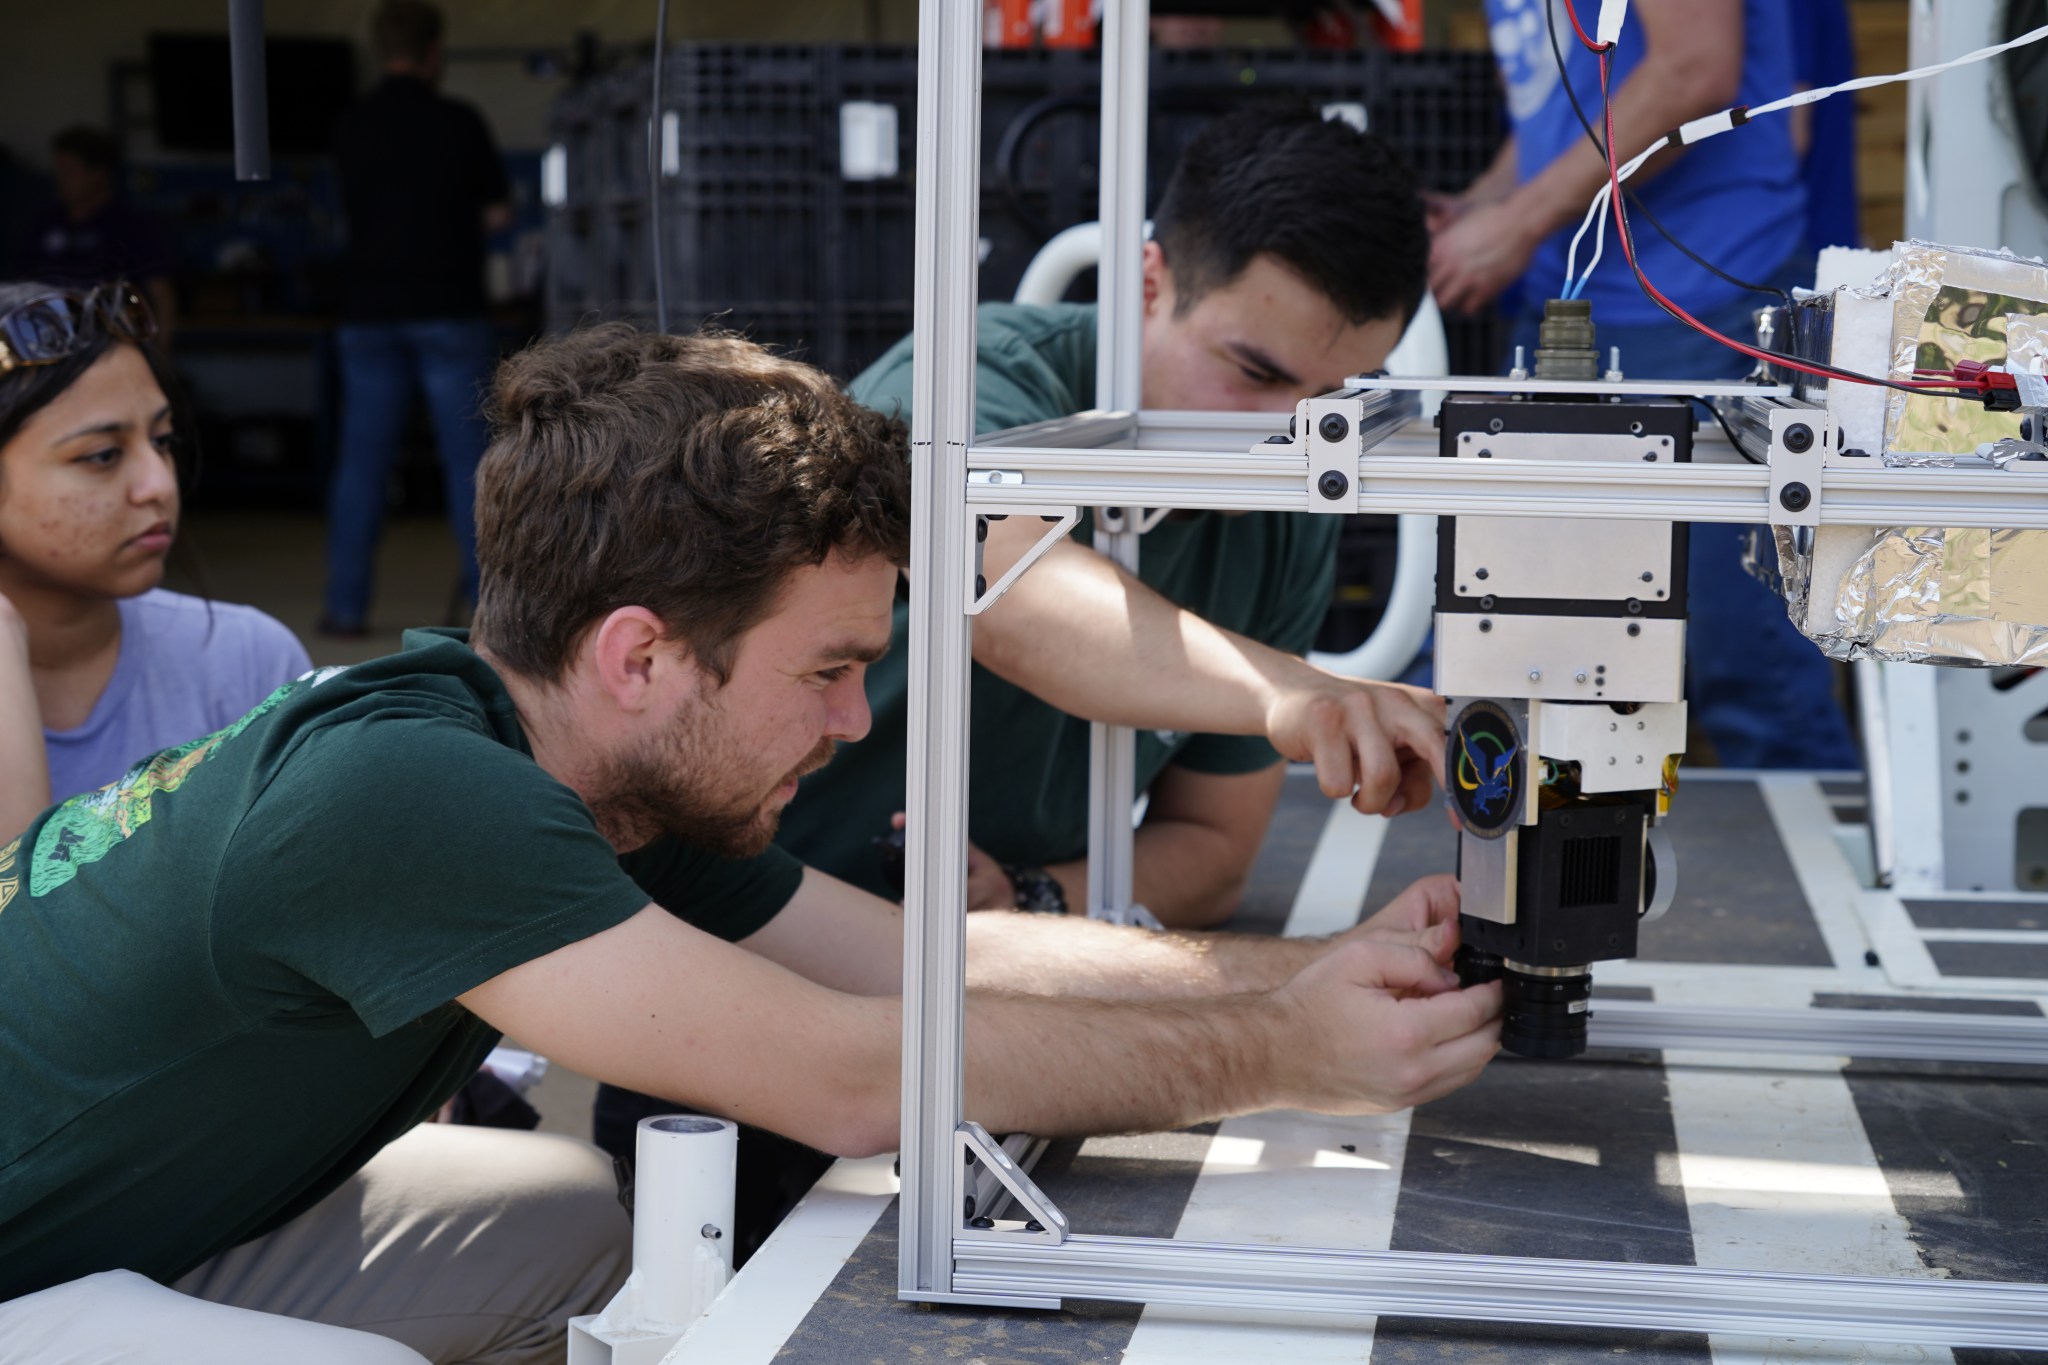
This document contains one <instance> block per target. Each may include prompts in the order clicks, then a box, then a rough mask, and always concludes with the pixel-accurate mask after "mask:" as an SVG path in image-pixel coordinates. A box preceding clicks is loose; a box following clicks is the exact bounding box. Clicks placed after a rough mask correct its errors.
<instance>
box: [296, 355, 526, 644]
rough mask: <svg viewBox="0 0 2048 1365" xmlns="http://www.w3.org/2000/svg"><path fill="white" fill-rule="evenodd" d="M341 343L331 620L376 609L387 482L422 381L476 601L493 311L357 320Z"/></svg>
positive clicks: (466, 584) (330, 509) (467, 587)
mask: <svg viewBox="0 0 2048 1365" xmlns="http://www.w3.org/2000/svg"><path fill="white" fill-rule="evenodd" d="M335 341H336V348H337V349H338V350H339V352H340V355H341V400H342V416H341V446H340V451H339V454H338V456H337V459H336V464H335V469H334V482H333V484H332V486H331V488H330V490H329V496H328V500H327V604H326V605H327V620H328V621H329V622H331V623H332V624H334V625H336V626H341V627H344V628H346V627H352V626H360V625H361V624H362V623H363V620H364V618H365V617H367V616H368V615H369V610H370V590H371V586H372V571H373V569H374V567H375V561H376V555H377V541H378V540H379V538H380V537H381V536H382V535H383V532H384V494H385V488H386V485H387V484H388V483H389V481H390V478H391V464H392V461H393V460H395V459H396V458H397V457H398V449H399V442H400V440H401V438H402V437H403V436H404V433H405V419H406V414H407V412H408V410H409V409H410V408H411V405H412V395H413V388H414V385H415V384H417V385H418V387H419V388H420V390H421V391H422V392H424V393H425V395H426V399H427V411H428V413H429V415H430V416H431V417H432V418H433V422H434V444H435V446H436V448H437V449H438V451H439V453H440V456H441V477H442V480H443V483H444V485H445V486H446V488H447V490H448V520H449V523H450V525H451V526H452V527H453V528H454V531H455V542H456V546H457V548H458V549H459V550H460V551H461V555H462V590H463V592H464V593H465V594H466V595H467V597H468V600H469V601H471V602H474V601H476V505H475V504H476V466H477V461H478V460H480V459H482V458H483V453H484V445H485V444H486V441H487V440H488V433H487V431H486V429H485V426H484V420H483V414H482V412H481V410H480V400H481V398H482V394H483V389H484V386H485V385H486V384H488V383H489V382H490V377H491V368H492V366H493V365H495V364H496V363H497V358H498V345H497V335H496V333H495V332H494V331H493V329H492V327H491V324H490V323H489V322H488V321H487V320H485V319H483V318H434V319H430V320H427V321H421V322H388V323H351V324H348V325H346V326H344V327H342V328H341V329H340V330H339V332H338V333H337V334H336V337H335Z"/></svg>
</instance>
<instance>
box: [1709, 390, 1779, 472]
mask: <svg viewBox="0 0 2048 1365" xmlns="http://www.w3.org/2000/svg"><path fill="white" fill-rule="evenodd" d="M1692 401H1693V402H1695V403H1698V404H1699V405H1700V406H1702V407H1704V408H1705V409H1706V410H1707V411H1708V412H1711V413H1713V414H1714V420H1715V421H1716V422H1719V423H1720V424H1721V430H1722V431H1723V432H1724V433H1726V435H1727V437H1728V444H1729V445H1731V446H1734V447H1735V453H1736V454H1737V455H1740V456H1741V457H1742V458H1743V459H1745V460H1748V461H1749V462H1750V463H1751V464H1769V463H1770V461H1768V460H1759V459H1758V458H1757V457H1756V456H1754V455H1752V454H1750V453H1749V452H1748V451H1747V450H1744V449H1743V448H1742V439H1741V438H1740V437H1738V436H1737V435H1736V434H1735V428H1734V427H1731V426H1729V425H1728V419H1727V417H1725V416H1724V415H1722V412H1721V405H1720V404H1719V403H1716V402H1713V401H1712V400H1711V399H1706V398H1695V399H1693V400H1692Z"/></svg>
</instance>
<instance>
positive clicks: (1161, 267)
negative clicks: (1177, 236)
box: [1142, 242, 1173, 318]
mask: <svg viewBox="0 0 2048 1365" xmlns="http://www.w3.org/2000/svg"><path fill="white" fill-rule="evenodd" d="M1142 260H1143V264H1144V276H1145V316H1146V317H1148V318H1149V317H1155V316H1157V315H1158V314H1159V313H1160V312H1161V311H1164V310H1170V309H1171V308H1172V307H1173V270H1172V268H1171V267H1170V266H1168V265H1167V264H1166V253H1165V252H1164V251H1161V250H1160V249H1159V243H1157V242H1147V243H1145V250H1144V255H1143V257H1142Z"/></svg>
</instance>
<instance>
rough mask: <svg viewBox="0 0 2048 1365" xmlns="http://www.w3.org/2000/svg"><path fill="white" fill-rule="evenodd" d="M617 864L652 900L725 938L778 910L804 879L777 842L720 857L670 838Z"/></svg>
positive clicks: (744, 931) (734, 936) (759, 923)
mask: <svg viewBox="0 0 2048 1365" xmlns="http://www.w3.org/2000/svg"><path fill="white" fill-rule="evenodd" d="M619 866H621V867H623V868H624V869H625V870H626V874H627V875H628V876H630V877H631V878H632V879H633V881H634V882H635V883H636V884H637V885H638V886H639V887H640V889H641V890H643V891H645V892H646V893H647V897H648V899H649V900H652V901H653V902H654V903H655V904H656V905H659V906H660V907H661V908H662V909H664V910H666V911H668V912H669V913H670V914H672V915H674V916H676V917H677V918H678V919H681V920H685V921H687V922H688V923H690V924H691V925H693V926H695V927H696V928H699V929H702V930H703V931H704V932H705V933H707V934H713V935H716V936H717V937H719V938H722V939H724V940H725V941H726V942H728V943H738V942H739V941H740V940H741V939H743V938H745V937H746V936H747V935H749V934H751V933H753V932H754V931H755V930H756V929H759V928H760V927H761V926H762V925H764V924H766V923H767V922H768V921H769V920H771V919H774V918H775V917H776V915H778V914H780V913H781V912H782V908H783V907H784V906H785V905H788V904H789V901H790V898H791V897H792V896H794V895H796V889H797V887H798V886H799V885H800V884H801V883H802V882H803V879H804V865H803V864H802V863H800V862H798V861H797V860H796V859H795V858H794V857H792V856H791V855H789V854H787V853H785V852H783V851H782V850H781V849H779V848H770V849H769V850H768V851H767V852H766V853H763V854H761V855H760V856H759V857H757V858H720V857H717V856H715V855H713V854H709V853H705V852H703V851H702V850H700V849H694V848H691V847H690V846H689V845H687V844H684V843H682V842H680V841H678V840H675V839H662V840H658V841H657V842H655V843H652V844H649V845H648V846H647V847H646V848H643V849H640V850H638V851H637V852H634V853H628V854H627V855H626V856H624V857H623V858H621V859H619Z"/></svg>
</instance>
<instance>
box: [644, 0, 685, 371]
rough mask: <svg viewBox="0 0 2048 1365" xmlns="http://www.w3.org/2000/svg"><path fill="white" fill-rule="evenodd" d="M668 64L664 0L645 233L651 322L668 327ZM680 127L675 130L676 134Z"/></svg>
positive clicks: (658, 22) (657, 34)
mask: <svg viewBox="0 0 2048 1365" xmlns="http://www.w3.org/2000/svg"><path fill="white" fill-rule="evenodd" d="M667 65H668V0H659V3H658V4H657V5H656V6H655V10H654V93H653V95H652V96H651V99H652V103H651V104H650V106H649V108H648V114H647V237H648V245H649V246H651V247H652V248H653V250H654V325H655V327H656V328H657V329H658V330H660V331H663V332H666V331H667V330H668V270H667V268H666V267H665V265H664V264H663V257H665V256H666V255H667V254H668V253H667V252H665V251H663V250H662V247H663V241H662V235H661V131H662V118H661V114H662V110H661V73H662V69H663V68H664V67H666V66H667ZM680 131H681V130H680V129H679V130H678V133H679V134H680Z"/></svg>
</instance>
